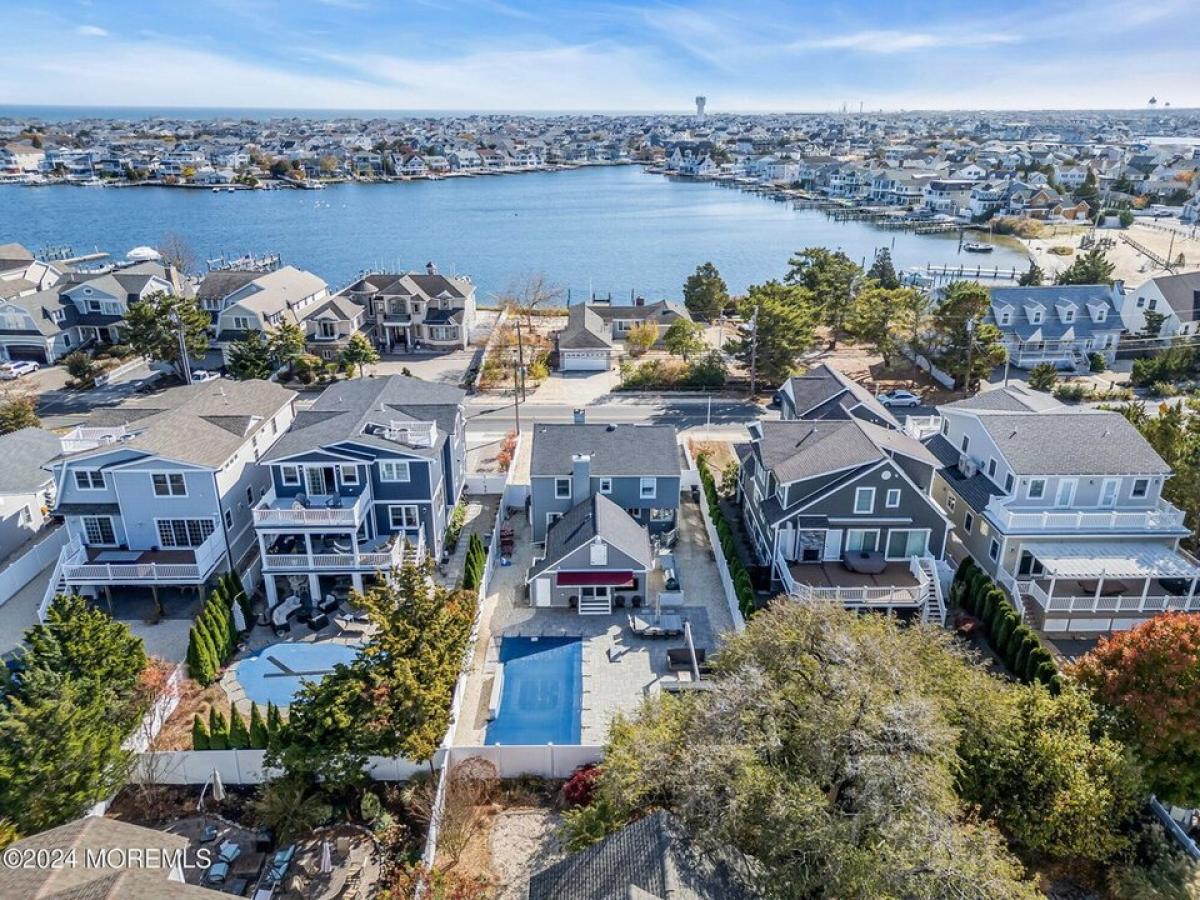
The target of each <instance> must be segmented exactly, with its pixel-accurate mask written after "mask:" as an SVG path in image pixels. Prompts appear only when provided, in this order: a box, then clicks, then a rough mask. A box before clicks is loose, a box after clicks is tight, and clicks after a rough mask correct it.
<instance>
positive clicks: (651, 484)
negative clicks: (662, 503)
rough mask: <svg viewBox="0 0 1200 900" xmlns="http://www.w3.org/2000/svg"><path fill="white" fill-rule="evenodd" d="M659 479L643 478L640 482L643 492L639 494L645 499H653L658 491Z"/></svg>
mask: <svg viewBox="0 0 1200 900" xmlns="http://www.w3.org/2000/svg"><path fill="white" fill-rule="evenodd" d="M657 485H658V479H656V478H643V479H641V481H640V482H639V488H640V491H641V493H639V494H638V496H639V497H641V498H642V499H643V500H653V499H654V497H655V495H656V493H657Z"/></svg>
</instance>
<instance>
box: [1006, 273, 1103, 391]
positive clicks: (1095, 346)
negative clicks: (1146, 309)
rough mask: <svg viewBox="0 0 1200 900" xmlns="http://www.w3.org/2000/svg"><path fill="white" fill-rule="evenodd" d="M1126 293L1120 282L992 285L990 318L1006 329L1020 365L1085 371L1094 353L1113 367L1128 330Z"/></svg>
mask: <svg viewBox="0 0 1200 900" xmlns="http://www.w3.org/2000/svg"><path fill="white" fill-rule="evenodd" d="M1124 293H1125V291H1124V286H1123V285H1122V283H1121V282H1120V281H1117V282H1115V283H1113V284H1111V285H1108V284H1076V285H1039V286H1037V287H1004V288H992V291H991V295H992V303H991V307H990V308H989V311H988V313H987V315H985V316H984V321H985V322H987V323H989V324H993V325H995V326H996V327H997V328H999V329H1000V333H1001V334H1002V335H1003V338H1004V346H1005V348H1006V349H1007V350H1008V356H1009V360H1010V361H1011V363H1012V364H1013V365H1014V366H1016V367H1017V368H1019V369H1030V368H1033V367H1034V366H1036V365H1037V364H1038V363H1043V362H1048V363H1051V364H1053V365H1055V366H1059V367H1062V368H1072V369H1075V370H1082V369H1084V368H1086V367H1087V365H1088V356H1089V354H1091V353H1100V354H1101V355H1103V356H1104V359H1105V361H1106V362H1107V363H1108V364H1110V365H1111V364H1112V362H1113V360H1114V359H1115V358H1116V354H1117V344H1118V343H1119V342H1120V339H1121V332H1122V330H1124V328H1125V323H1124V321H1123V320H1122V316H1121V308H1122V306H1123V305H1124V303H1125V299H1124Z"/></svg>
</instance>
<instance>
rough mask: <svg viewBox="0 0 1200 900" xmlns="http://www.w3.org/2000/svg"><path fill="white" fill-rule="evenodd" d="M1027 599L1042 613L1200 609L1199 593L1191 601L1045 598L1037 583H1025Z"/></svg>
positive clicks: (1129, 597) (1126, 597)
mask: <svg viewBox="0 0 1200 900" xmlns="http://www.w3.org/2000/svg"><path fill="white" fill-rule="evenodd" d="M1025 593H1027V594H1028V595H1029V596H1031V597H1033V599H1034V600H1036V601H1037V604H1038V605H1039V606H1040V607H1041V608H1042V609H1043V610H1045V611H1046V612H1048V613H1050V612H1065V613H1143V612H1150V613H1154V612H1166V611H1167V610H1176V611H1186V612H1195V611H1197V610H1200V594H1197V595H1196V596H1194V597H1192V598H1190V599H1189V598H1188V597H1181V596H1178V595H1175V594H1147V595H1146V596H1144V597H1143V596H1142V595H1141V594H1124V595H1121V596H1111V595H1110V596H1100V597H1097V596H1096V595H1095V594H1088V595H1086V596H1079V595H1066V596H1059V595H1052V596H1047V594H1046V590H1045V588H1043V587H1042V586H1041V585H1040V584H1038V582H1036V581H1031V582H1029V587H1028V590H1026V591H1025Z"/></svg>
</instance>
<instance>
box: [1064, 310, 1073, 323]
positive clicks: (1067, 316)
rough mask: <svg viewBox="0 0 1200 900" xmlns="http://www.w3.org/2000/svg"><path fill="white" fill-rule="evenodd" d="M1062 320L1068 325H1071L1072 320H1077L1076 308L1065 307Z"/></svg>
mask: <svg viewBox="0 0 1200 900" xmlns="http://www.w3.org/2000/svg"><path fill="white" fill-rule="evenodd" d="M1062 320H1063V321H1064V322H1065V323H1066V324H1068V325H1070V324H1071V323H1072V322H1074V321H1075V310H1073V309H1064V310H1063V314H1062Z"/></svg>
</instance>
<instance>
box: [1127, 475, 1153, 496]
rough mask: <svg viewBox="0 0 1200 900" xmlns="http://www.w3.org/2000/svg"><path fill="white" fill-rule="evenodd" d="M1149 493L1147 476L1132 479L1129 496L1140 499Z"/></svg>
mask: <svg viewBox="0 0 1200 900" xmlns="http://www.w3.org/2000/svg"><path fill="white" fill-rule="evenodd" d="M1149 493H1150V479H1149V478H1135V479H1134V480H1133V490H1131V491H1130V492H1129V496H1131V497H1133V498H1134V499H1139V500H1140V499H1141V498H1142V497H1145V496H1147V495H1148V494H1149Z"/></svg>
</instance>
